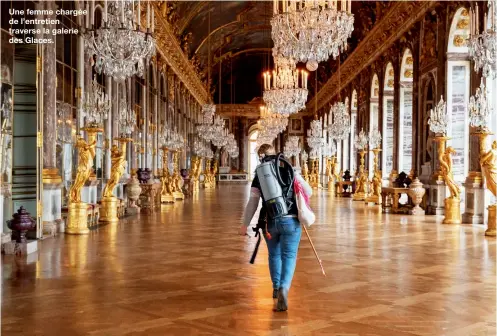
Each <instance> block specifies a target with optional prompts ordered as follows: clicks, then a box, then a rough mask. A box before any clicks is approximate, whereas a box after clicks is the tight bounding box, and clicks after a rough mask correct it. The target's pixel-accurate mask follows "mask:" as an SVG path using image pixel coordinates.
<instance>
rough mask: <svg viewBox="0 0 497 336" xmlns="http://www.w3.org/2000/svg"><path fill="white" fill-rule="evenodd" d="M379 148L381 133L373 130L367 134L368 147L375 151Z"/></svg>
mask: <svg viewBox="0 0 497 336" xmlns="http://www.w3.org/2000/svg"><path fill="white" fill-rule="evenodd" d="M380 146H381V133H380V131H379V130H377V129H375V130H372V131H370V132H369V147H370V148H373V149H376V148H380Z"/></svg>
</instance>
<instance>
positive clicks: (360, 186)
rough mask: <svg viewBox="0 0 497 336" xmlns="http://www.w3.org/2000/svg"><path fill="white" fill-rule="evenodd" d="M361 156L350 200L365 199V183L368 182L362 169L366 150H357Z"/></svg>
mask: <svg viewBox="0 0 497 336" xmlns="http://www.w3.org/2000/svg"><path fill="white" fill-rule="evenodd" d="M359 155H360V156H361V160H360V166H359V172H358V173H357V177H356V181H355V192H354V195H353V196H352V200H354V201H364V200H365V199H366V184H367V183H368V176H367V175H366V172H365V171H364V169H365V168H364V156H365V155H366V150H365V149H362V150H361V151H360V152H359Z"/></svg>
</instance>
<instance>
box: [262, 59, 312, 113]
mask: <svg viewBox="0 0 497 336" xmlns="http://www.w3.org/2000/svg"><path fill="white" fill-rule="evenodd" d="M274 61H275V70H274V71H273V72H270V71H266V72H264V74H263V77H264V93H263V99H264V102H265V103H266V104H267V106H268V107H269V108H270V109H271V110H272V111H273V112H275V113H280V114H284V115H290V114H293V113H297V112H298V111H300V110H302V109H304V108H305V102H306V101H307V95H308V93H309V91H308V90H307V78H308V76H309V74H308V73H307V72H306V71H304V70H298V69H297V67H296V65H295V61H294V60H292V59H285V58H282V57H277V56H275V58H274Z"/></svg>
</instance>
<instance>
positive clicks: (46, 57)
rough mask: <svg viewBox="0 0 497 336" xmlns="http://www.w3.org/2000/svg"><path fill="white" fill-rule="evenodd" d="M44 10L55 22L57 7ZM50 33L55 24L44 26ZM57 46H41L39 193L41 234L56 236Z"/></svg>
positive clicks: (58, 181) (58, 210) (59, 203)
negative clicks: (41, 156) (41, 204)
mask: <svg viewBox="0 0 497 336" xmlns="http://www.w3.org/2000/svg"><path fill="white" fill-rule="evenodd" d="M44 9H45V10H51V11H53V14H52V15H47V16H46V17H45V18H46V19H51V20H54V19H56V17H55V10H56V5H55V1H45V2H44ZM46 28H47V29H49V30H52V29H54V28H55V25H52V24H49V25H46ZM55 62H56V44H55V43H53V44H49V43H47V44H44V45H43V54H42V71H43V75H42V78H43V83H42V87H41V88H40V87H39V88H38V89H39V90H40V89H41V90H42V92H43V107H42V108H43V112H42V115H43V193H42V203H43V212H42V214H43V215H42V221H43V234H44V235H55V233H56V232H57V231H58V230H59V231H63V226H62V225H61V222H62V218H61V207H62V193H61V188H62V180H61V177H60V175H59V170H58V168H57V159H56V148H57V147H56V145H57V107H56V103H57V101H56V99H57V97H56V90H57V82H56V78H57V77H56V76H55V74H56V63H55Z"/></svg>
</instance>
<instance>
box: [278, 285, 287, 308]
mask: <svg viewBox="0 0 497 336" xmlns="http://www.w3.org/2000/svg"><path fill="white" fill-rule="evenodd" d="M276 310H277V311H287V310H288V289H286V288H283V287H281V288H280V289H279V290H278V303H277V304H276Z"/></svg>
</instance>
